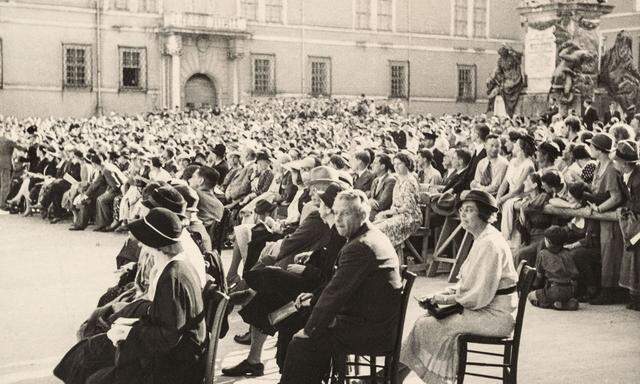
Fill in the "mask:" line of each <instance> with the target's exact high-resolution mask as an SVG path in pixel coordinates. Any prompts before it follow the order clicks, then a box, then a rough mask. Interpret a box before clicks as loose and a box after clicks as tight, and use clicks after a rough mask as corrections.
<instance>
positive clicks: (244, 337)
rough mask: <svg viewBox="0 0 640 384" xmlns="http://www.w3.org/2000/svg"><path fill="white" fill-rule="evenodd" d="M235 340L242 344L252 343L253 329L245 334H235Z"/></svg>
mask: <svg viewBox="0 0 640 384" xmlns="http://www.w3.org/2000/svg"><path fill="white" fill-rule="evenodd" d="M233 341H235V342H236V343H238V344H241V345H251V331H247V333H245V334H244V335H235V336H233Z"/></svg>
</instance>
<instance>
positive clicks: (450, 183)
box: [442, 167, 471, 195]
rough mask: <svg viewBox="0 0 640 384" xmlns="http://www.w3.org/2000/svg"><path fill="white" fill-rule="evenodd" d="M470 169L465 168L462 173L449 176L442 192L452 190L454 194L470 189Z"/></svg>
mask: <svg viewBox="0 0 640 384" xmlns="http://www.w3.org/2000/svg"><path fill="white" fill-rule="evenodd" d="M468 171H469V169H468V167H467V169H465V170H463V171H462V172H460V173H453V174H451V175H450V176H448V177H447V180H446V181H445V184H444V189H443V190H442V192H446V191H450V192H452V193H454V194H456V195H457V194H459V193H460V192H462V191H465V190H467V189H469V185H470V184H471V178H470V177H469V172H468Z"/></svg>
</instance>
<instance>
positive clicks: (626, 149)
mask: <svg viewBox="0 0 640 384" xmlns="http://www.w3.org/2000/svg"><path fill="white" fill-rule="evenodd" d="M616 158H617V159H619V160H622V161H629V162H636V161H638V145H637V144H636V142H635V141H633V140H622V141H620V142H619V143H618V148H616Z"/></svg>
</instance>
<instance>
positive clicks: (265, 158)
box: [256, 151, 271, 162]
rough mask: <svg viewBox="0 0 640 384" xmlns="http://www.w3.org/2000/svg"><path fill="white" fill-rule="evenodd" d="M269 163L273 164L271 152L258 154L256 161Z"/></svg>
mask: <svg viewBox="0 0 640 384" xmlns="http://www.w3.org/2000/svg"><path fill="white" fill-rule="evenodd" d="M260 160H263V161H269V162H271V156H270V155H269V152H267V151H260V152H258V153H257V154H256V161H260Z"/></svg>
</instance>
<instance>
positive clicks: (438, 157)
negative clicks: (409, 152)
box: [423, 130, 445, 174]
mask: <svg viewBox="0 0 640 384" xmlns="http://www.w3.org/2000/svg"><path fill="white" fill-rule="evenodd" d="M423 134H424V145H425V147H426V148H427V149H429V150H431V153H433V162H434V164H433V167H434V168H435V169H437V170H438V172H440V173H441V174H445V168H444V164H443V163H444V153H442V152H441V151H440V150H439V149H438V148H436V146H435V145H436V139H437V138H438V135H436V133H435V132H433V131H431V130H428V131H426V132H424V133H423Z"/></svg>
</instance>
